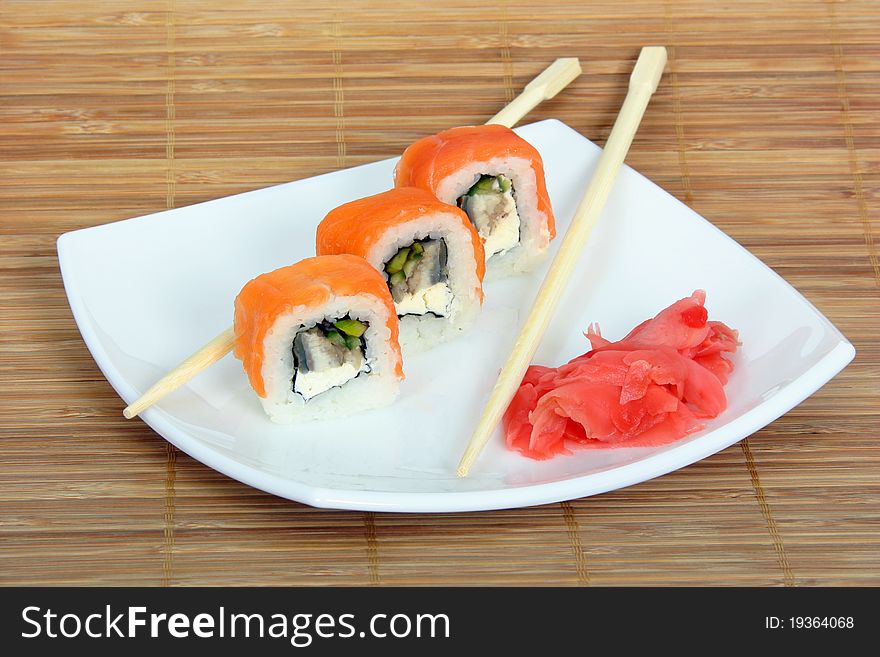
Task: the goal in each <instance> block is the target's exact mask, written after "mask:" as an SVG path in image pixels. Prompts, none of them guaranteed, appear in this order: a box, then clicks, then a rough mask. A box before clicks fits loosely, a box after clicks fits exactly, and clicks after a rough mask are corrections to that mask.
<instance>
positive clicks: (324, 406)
mask: <svg viewBox="0 0 880 657" xmlns="http://www.w3.org/2000/svg"><path fill="white" fill-rule="evenodd" d="M346 314H347V315H349V316H350V317H351V318H352V319H357V320H360V321H362V322H366V323H367V325H368V326H367V330H366V331H365V332H364V335H363V337H364V340H365V342H366V350H365V354H364V356H365V357H366V359H367V365H368V367H369V372H361V373H360V374H359V375H358V376H357V377H356V378H354V379H351V380H349V381H348V382H347V383H345V384H344V385H342V386H340V387H338V388H331V389H330V390H327V391H326V392H322V393H320V394H319V395H316V396H315V397H312V398H311V399H309V400H308V401H306V400H305V399H304V398H303V397H302V396H301V395H300V394H298V393H296V392H294V391H293V375H294V361H293V339H294V337H296V334H297V332H298V331H299V330H300V329H303V328H305V329H308V328H311V327H312V326H315V325H316V324H319V323H320V322H321V321H322V320H324V319H325V318H330V319H336V318H339V317H344V316H345V315H346ZM387 322H388V309H387V307H386V306H385V304H384V303H382V302H381V301H380V300H379V299H377V298H376V297H374V296H372V295H370V294H359V295H357V296H351V297H335V298H333V299H331V300H330V301H329V302H328V303H327V304H326V305H324V306H323V307H320V308H314V307H306V306H295V307H294V308H292V309H291V310H290V311H289V312H287V313H285V314H283V315H280V316H279V317H278V319H277V320H276V321H275V324H274V325H273V326H272V328H270V329H269V331H267V333H266V338H265V341H264V343H263V351H264V353H263V369H262V375H263V381H264V383H265V386H266V396H265V397H261V398H260V402H261V403H262V404H263V408H264V409H265V411H266V413H267V414H268V415H269V417H270V418H271V419H272V421H274V422H278V423H281V424H288V423H291V422H298V421H300V420H313V419H318V418H323V417H340V416H344V415H351V414H353V413H359V412H361V411H365V410H367V409H370V408H376V407H379V406H385V405H387V404H390V403H391V402H392V401H394V398H395V397H397V393H398V389H399V387H400V381H399V380H398V378H397V373H396V371H395V363H396V356H395V355H394V354H393V351H392V348H391V345H390V340H391V331H390V329H389V328H388V326H387Z"/></svg>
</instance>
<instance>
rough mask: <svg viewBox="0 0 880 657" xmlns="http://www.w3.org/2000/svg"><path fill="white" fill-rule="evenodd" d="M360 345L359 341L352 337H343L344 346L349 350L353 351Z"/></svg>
mask: <svg viewBox="0 0 880 657" xmlns="http://www.w3.org/2000/svg"><path fill="white" fill-rule="evenodd" d="M360 345H361V339H360V338H356V337H354V336H353V335H346V336H345V346H346V347H348V348H349V349H354V348H355V347H359V346H360Z"/></svg>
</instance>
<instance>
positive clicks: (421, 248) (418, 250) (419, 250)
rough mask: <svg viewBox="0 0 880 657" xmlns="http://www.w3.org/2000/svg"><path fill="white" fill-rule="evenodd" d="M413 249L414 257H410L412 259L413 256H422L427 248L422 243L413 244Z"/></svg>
mask: <svg viewBox="0 0 880 657" xmlns="http://www.w3.org/2000/svg"><path fill="white" fill-rule="evenodd" d="M411 248H412V255H410V257H412V256H413V255H421V254H422V253H424V252H425V247H424V246H422V243H421V242H413V245H412V247H411Z"/></svg>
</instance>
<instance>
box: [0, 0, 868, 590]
mask: <svg viewBox="0 0 880 657" xmlns="http://www.w3.org/2000/svg"><path fill="white" fill-rule="evenodd" d="M0 29H2V31H0V171H2V184H0V235H2V237H0V269H2V277H0V307H2V314H0V322H2V324H0V344H2V351H0V377H2V379H0V439H2V450H0V555H2V563H3V568H2V569H0V583H2V584H144V585H196V584H254V585H259V584H554V585H555V584H558V585H606V584H651V585H659V584H723V585H744V584H754V585H817V584H829V585H836V584H855V585H863V584H864V585H867V584H873V585H878V584H880V481H878V471H880V447H878V443H877V441H878V437H880V435H878V434H880V421H878V420H880V384H878V381H880V339H878V335H877V334H878V331H877V329H878V316H880V303H878V301H880V264H878V246H877V240H878V235H880V223H878V222H880V219H878V214H877V201H878V196H880V127H878V117H880V44H878V34H880V6H878V5H877V3H876V2H874V1H873V0H861V1H852V2H820V1H815V2H812V1H811V2H806V1H802V2H785V3H765V2H736V3H722V2H718V3H712V2H705V1H697V0H691V1H682V2H666V3H659V2H658V3H655V2H644V1H641V0H631V1H629V2H625V3H619V2H605V3H587V2H581V3H568V2H561V1H560V2H543V1H541V0H528V1H525V0H523V1H519V0H517V1H511V2H501V3H474V2H445V1H444V2H441V1H434V2H432V3H412V2H402V1H401V0H389V1H386V2H369V3H361V2H352V1H351V0H349V1H348V2H345V3H343V2H336V3H315V2H309V3H306V2H288V3H280V2H279V3H272V2H265V1H262V0H260V1H257V0H248V1H243V0H230V1H229V2H207V1H205V0H196V1H192V2H183V1H182V0H177V2H175V1H174V0H171V1H170V2H166V3H161V2H150V3H148V2H140V3H138V2H123V1H105V0H90V1H89V2H74V1H72V0H63V1H59V2H40V3H37V2H19V1H15V0H2V2H0ZM658 43H662V44H666V45H667V46H669V55H670V58H669V67H668V71H667V76H666V78H665V79H664V81H663V82H662V83H661V85H660V88H659V90H658V92H657V94H656V96H655V97H654V99H653V101H652V103H651V106H650V108H649V110H648V113H647V115H646V117H645V121H644V123H643V125H642V128H641V130H640V132H639V134H638V136H637V137H636V140H635V143H634V145H633V148H632V151H631V155H630V157H629V158H628V162H629V163H630V164H631V165H633V166H634V167H636V168H637V169H639V170H640V171H641V172H643V173H644V174H646V175H647V176H648V177H649V178H651V179H653V180H655V181H656V182H658V183H659V184H660V185H662V186H663V187H665V188H666V189H668V190H669V191H670V192H671V193H673V194H675V195H676V196H677V197H679V198H680V199H682V200H684V201H685V202H686V203H688V204H689V205H691V206H692V207H694V208H695V209H696V210H697V211H698V212H700V213H701V214H703V215H705V216H706V217H708V218H709V219H710V220H711V221H713V222H714V223H715V224H716V225H717V226H719V227H720V228H722V229H723V230H725V231H726V232H727V233H728V234H730V235H731V236H733V237H734V238H736V239H737V240H738V241H739V242H741V243H742V244H743V245H745V246H746V247H747V248H749V249H750V250H751V251H752V252H754V253H755V254H756V255H758V256H759V257H760V258H762V259H763V260H764V261H765V262H766V263H768V264H769V265H770V266H771V267H773V268H774V269H775V270H776V271H777V272H779V273H780V274H782V275H783V276H784V277H785V278H786V279H788V280H789V281H790V282H791V283H792V284H794V285H795V286H796V287H798V289H800V290H801V291H802V292H803V293H804V294H805V295H806V297H807V298H808V299H810V300H811V301H812V302H813V303H814V304H815V305H816V306H818V307H819V309H820V310H822V311H823V312H824V313H825V314H826V315H827V316H828V317H829V318H830V319H831V320H832V321H833V322H834V323H835V324H837V326H838V327H840V328H841V330H842V331H843V332H844V333H845V334H846V335H847V336H848V337H849V338H850V339H851V340H852V341H853V342H854V343H855V345H856V348H857V350H858V355H857V357H856V360H855V362H854V363H853V364H852V365H851V366H850V367H849V368H848V369H846V370H845V371H844V372H843V373H842V374H841V375H840V376H839V377H837V378H836V379H835V380H834V381H833V382H832V383H830V384H829V385H828V386H826V387H825V388H824V389H822V390H821V391H820V392H819V393H818V394H816V395H815V396H813V397H812V398H810V399H808V400H807V401H806V402H804V403H803V404H802V405H801V406H799V407H798V408H796V409H795V410H793V411H792V412H790V413H789V414H788V415H786V416H785V417H783V418H781V419H780V420H778V421H777V422H775V423H773V424H772V425H771V426H769V427H768V428H766V429H765V430H763V431H761V432H760V433H758V434H756V435H754V436H752V437H751V438H749V439H748V440H747V441H744V442H743V443H741V444H739V445H735V446H733V447H731V448H729V449H727V450H725V451H723V452H721V453H719V454H717V455H715V456H713V457H711V458H709V459H706V460H705V461H702V462H700V463H697V464H695V465H693V466H690V467H688V468H686V469H684V470H681V471H678V472H675V473H672V474H669V475H666V476H664V477H661V478H659V479H656V480H653V481H649V482H646V483H643V484H640V485H637V486H634V487H631V488H628V489H625V490H619V491H615V492H612V493H608V494H605V495H601V496H598V497H594V498H588V499H582V500H575V501H572V502H566V503H562V504H553V505H547V506H543V507H538V508H531V509H519V510H511V511H500V512H491V513H479V514H457V515H454V514H449V515H438V516H430V515H411V516H405V515H374V514H370V513H348V512H333V511H322V510H316V509H312V508H309V507H305V506H302V505H299V504H295V503H291V502H287V501H284V500H281V499H278V498H274V497H271V496H269V495H267V494H264V493H261V492H259V491H256V490H252V489H249V488H248V487H246V486H244V485H242V484H239V483H237V482H235V481H232V480H230V479H227V478H225V477H223V476H222V475H219V474H217V473H215V472H213V471H212V470H210V469H208V468H207V467H205V466H203V465H201V464H200V463H198V462H195V461H193V460H192V459H190V458H189V457H188V456H186V455H185V454H183V453H180V452H178V451H177V450H176V449H174V448H172V447H171V446H170V445H168V444H166V443H165V442H164V441H163V440H162V439H161V438H159V437H158V436H157V435H155V434H154V433H152V431H150V430H149V429H148V428H147V427H146V426H145V425H143V424H142V423H140V422H137V421H134V422H126V421H124V420H123V419H122V416H121V413H120V411H121V407H122V404H121V403H120V400H119V399H118V398H117V397H116V395H115V394H114V392H113V390H112V389H111V388H110V386H109V385H108V384H107V382H106V381H105V380H104V378H103V377H102V376H101V374H100V372H99V371H98V369H97V367H96V366H95V364H94V362H93V361H92V359H91V357H90V355H89V353H88V351H87V350H86V348H85V346H84V344H83V342H82V340H81V339H80V336H79V333H78V331H77V329H76V326H75V325H74V323H73V320H72V318H71V314H70V311H69V309H68V306H67V302H66V299H65V296H64V293H63V290H62V286H61V281H60V277H59V273H58V266H57V260H56V256H55V239H56V237H57V236H58V235H59V234H60V233H62V232H65V231H68V230H72V229H76V228H82V227H85V226H92V225H96V224H101V223H104V222H108V221H114V220H118V219H124V218H127V217H131V216H135V215H139V214H145V213H149V212H154V211H157V210H162V209H164V208H166V207H176V206H181V205H186V204H190V203H195V202H197V201H203V200H206V199H211V198H216V197H219V196H224V195H227V194H234V193H237V192H242V191H245V190H249V189H254V188H258V187H263V186H266V185H271V184H275V183H279V182H284V181H288V180H293V179H296V178H301V177H306V176H311V175H315V174H318V173H321V172H325V171H329V170H332V169H335V168H337V167H343V166H353V165H357V164H362V163H365V162H370V161H373V160H376V159H380V158H385V157H390V156H393V155H397V154H399V153H400V152H401V151H402V149H403V148H404V147H405V146H406V145H407V144H408V143H409V142H410V141H412V140H414V139H415V138H417V137H419V136H422V135H424V134H427V133H430V132H434V131H437V130H439V129H442V128H445V127H449V126H453V125H459V124H472V123H481V122H483V121H484V120H485V119H486V118H487V117H489V116H491V115H492V114H494V113H495V111H497V109H498V108H499V107H501V106H502V105H503V104H504V102H505V101H506V100H509V99H510V98H512V97H513V95H514V94H515V92H518V90H519V89H520V88H521V86H522V85H523V84H524V83H525V82H526V81H527V80H529V79H530V78H531V77H532V76H533V75H534V74H536V73H537V72H538V71H539V70H541V69H542V68H543V67H544V66H545V65H546V64H547V63H548V62H550V61H551V60H552V59H553V58H555V57H558V56H578V57H580V58H581V60H582V62H583V64H584V68H585V74H584V75H583V76H582V77H581V78H580V79H578V80H577V81H576V82H575V83H574V84H573V85H572V86H571V87H570V88H569V89H568V90H566V91H565V92H564V93H562V94H560V95H559V96H558V97H557V98H556V99H554V100H553V101H550V102H548V103H546V104H544V105H543V106H541V107H540V108H539V109H538V110H537V111H536V112H535V113H534V114H533V115H532V116H531V117H530V118H532V119H542V118H547V117H558V118H560V119H562V120H564V121H565V122H567V123H568V124H569V125H571V126H573V127H574V128H576V129H578V130H580V131H581V132H583V134H585V135H587V136H588V137H590V138H592V139H593V140H595V141H598V142H599V143H601V142H602V141H603V140H604V139H605V137H606V136H607V134H608V132H609V130H610V126H611V123H612V121H613V119H614V117H615V113H616V111H617V108H618V106H619V104H620V102H621V101H622V98H623V95H624V92H625V89H626V77H627V73H628V70H629V68H630V66H631V63H632V61H633V60H634V58H635V56H636V54H637V51H638V48H639V46H641V45H646V44H658Z"/></svg>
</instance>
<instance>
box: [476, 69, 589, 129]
mask: <svg viewBox="0 0 880 657" xmlns="http://www.w3.org/2000/svg"><path fill="white" fill-rule="evenodd" d="M580 74H581V63H580V62H579V61H578V58H577V57H560V58H559V59H557V60H556V61H555V62H553V63H552V64H550V66H548V67H547V68H545V69H544V72H543V73H541V74H540V75H538V77H536V78H535V79H534V80H532V81H531V82H529V83H528V84H527V85H526V86H525V88H523V90H522V93H521V94H520V95H519V96H517V97H516V98H514V99H513V100H512V101H510V102H509V103H508V104H507V105H506V106H505V107H504V108H503V109H502V110H501V111H500V112H498V114H496V115H495V116H493V117H492V118H491V119H489V120H488V121H486V123H498V124H500V125H503V126H507V127H508V128H512V127H513V126H515V125H516V124H517V123H519V122H520V121H521V120H522V118H523V117H524V116H525V115H526V114H528V113H529V112H531V111H532V110H533V109H535V107H537V106H538V105H539V104H540V103H541V102H542V101H545V100H550V99H551V98H553V97H554V96H555V95H556V94H558V93H559V92H560V91H562V90H563V89H565V88H566V87H567V86H568V85H569V84H570V83H571V81H572V80H574V79H575V78H576V77H577V76H579V75H580Z"/></svg>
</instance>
